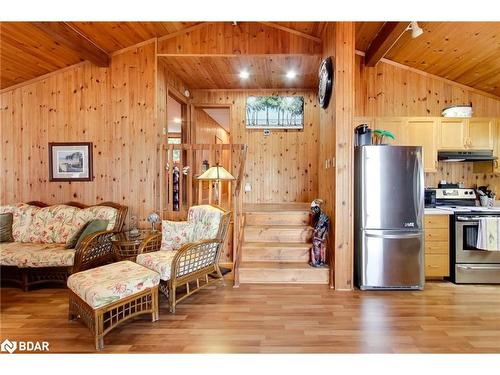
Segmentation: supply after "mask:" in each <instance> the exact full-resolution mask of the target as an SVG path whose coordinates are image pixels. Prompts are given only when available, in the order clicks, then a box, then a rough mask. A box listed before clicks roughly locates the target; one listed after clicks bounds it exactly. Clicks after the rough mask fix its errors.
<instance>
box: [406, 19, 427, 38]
mask: <svg viewBox="0 0 500 375" xmlns="http://www.w3.org/2000/svg"><path fill="white" fill-rule="evenodd" d="M406 30H411V37H412V38H413V39H415V38H418V37H419V36H420V35H422V34H423V33H424V30H423V29H422V28H421V27H420V26H418V22H417V21H413V22H411V23H410V26H408V28H407V29H406Z"/></svg>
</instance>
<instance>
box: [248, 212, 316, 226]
mask: <svg viewBox="0 0 500 375" xmlns="http://www.w3.org/2000/svg"><path fill="white" fill-rule="evenodd" d="M309 222H310V218H309V212H308V211H279V212H248V213H246V214H245V223H246V224H247V225H308V224H309Z"/></svg>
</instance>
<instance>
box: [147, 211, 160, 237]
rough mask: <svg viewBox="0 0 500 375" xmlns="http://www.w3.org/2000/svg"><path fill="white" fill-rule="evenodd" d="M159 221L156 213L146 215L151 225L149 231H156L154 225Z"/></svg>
mask: <svg viewBox="0 0 500 375" xmlns="http://www.w3.org/2000/svg"><path fill="white" fill-rule="evenodd" d="M159 221H160V216H159V215H158V214H157V213H156V212H151V213H150V214H149V215H148V222H149V223H151V229H153V232H154V231H156V223H157V222H159Z"/></svg>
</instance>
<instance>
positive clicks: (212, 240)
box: [136, 205, 231, 313]
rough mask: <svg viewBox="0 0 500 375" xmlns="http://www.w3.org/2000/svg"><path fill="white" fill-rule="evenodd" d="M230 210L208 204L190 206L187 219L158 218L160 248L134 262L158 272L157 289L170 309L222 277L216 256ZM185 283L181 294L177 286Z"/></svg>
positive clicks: (223, 242) (228, 221)
mask: <svg viewBox="0 0 500 375" xmlns="http://www.w3.org/2000/svg"><path fill="white" fill-rule="evenodd" d="M230 218H231V212H229V211H225V210H224V209H222V208H220V207H217V206H212V205H201V206H192V207H191V208H190V209H189V211H188V220H187V221H179V222H175V221H168V220H164V221H162V246H161V250H159V251H155V252H149V253H142V254H139V255H138V256H137V260H136V262H137V263H138V264H140V265H142V266H144V267H146V268H149V269H151V270H153V271H156V272H158V273H159V274H160V286H159V289H160V291H161V292H162V293H163V294H164V295H166V296H167V298H168V301H169V307H170V311H171V312H172V313H175V306H176V304H177V303H178V302H180V301H181V300H183V299H184V298H186V297H188V296H190V295H191V294H193V293H194V292H196V291H198V290H199V289H202V288H204V287H206V286H208V285H210V284H211V283H213V282H214V281H217V280H222V281H223V277H222V273H221V271H220V268H219V258H220V255H221V252H222V249H223V247H224V244H225V242H226V238H227V233H228V229H229V224H230ZM181 286H185V292H184V294H183V295H182V296H180V297H178V296H177V288H179V287H181Z"/></svg>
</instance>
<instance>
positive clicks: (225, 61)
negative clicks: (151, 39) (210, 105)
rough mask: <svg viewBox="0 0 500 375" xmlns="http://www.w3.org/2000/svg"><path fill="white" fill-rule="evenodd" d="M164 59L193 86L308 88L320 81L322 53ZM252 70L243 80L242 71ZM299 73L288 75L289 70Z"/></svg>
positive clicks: (199, 87) (220, 87)
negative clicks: (292, 77) (290, 77)
mask: <svg viewBox="0 0 500 375" xmlns="http://www.w3.org/2000/svg"><path fill="white" fill-rule="evenodd" d="M160 59H161V60H162V62H163V63H164V64H165V65H166V66H167V67H168V68H169V69H170V70H171V71H173V72H174V73H175V74H177V75H178V76H179V78H180V79H182V80H183V81H184V82H185V83H186V85H187V86H188V87H189V88H192V89H238V88H248V89H265V88H305V89H312V88H316V87H317V85H318V66H319V63H320V60H321V57H320V56H316V55H312V56H307V55H302V56H287V55H269V56H245V55H243V56H229V57H228V56H180V57H177V56H175V57H174V56H168V57H160ZM242 70H246V71H248V72H249V74H250V77H249V78H248V79H246V80H242V79H241V78H240V77H239V73H240V71H242ZM289 70H293V71H294V72H296V73H297V76H296V77H295V78H294V79H288V78H287V77H286V73H287V71H289Z"/></svg>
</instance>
